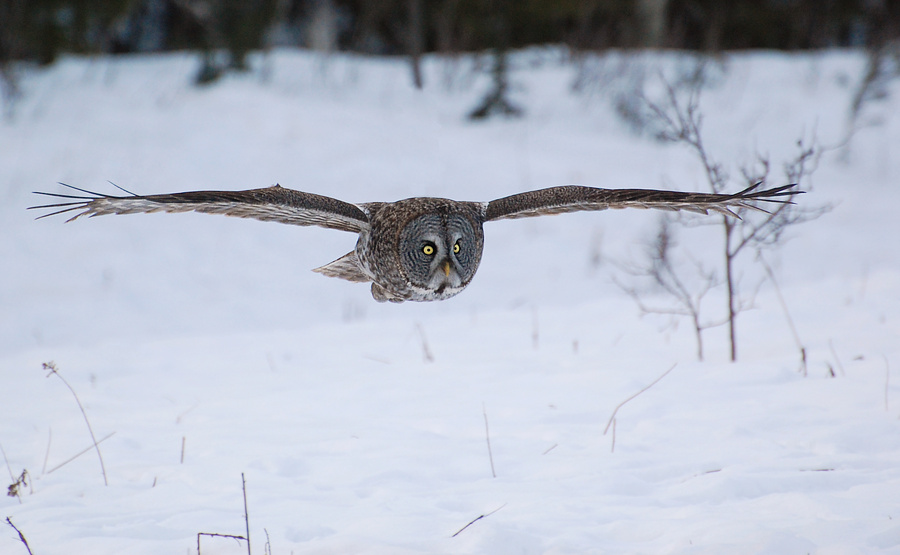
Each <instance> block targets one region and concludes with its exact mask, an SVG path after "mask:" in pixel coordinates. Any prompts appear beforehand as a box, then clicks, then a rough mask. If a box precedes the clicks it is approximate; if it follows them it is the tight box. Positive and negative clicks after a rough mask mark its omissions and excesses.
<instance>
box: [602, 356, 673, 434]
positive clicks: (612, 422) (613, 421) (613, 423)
mask: <svg viewBox="0 0 900 555" xmlns="http://www.w3.org/2000/svg"><path fill="white" fill-rule="evenodd" d="M676 366H678V364H677V363H676V364H673V365H672V366H671V367H670V368H669V369H668V370H666V371H665V372H663V373H662V375H661V376H659V377H658V378H656V379H655V380H653V381H652V382H650V384H649V385H647V386H646V387H644V388H643V389H641V390H640V391H638V392H637V393H635V394H634V395H632V396H631V397H629V398H627V399H625V400H624V401H622V402H621V403H619V404H618V405H617V406H616V408H615V409H614V410H613V411H612V414H611V415H610V417H609V421H608V422H607V423H606V428H605V429H604V430H603V435H606V432H608V431H609V428H610V427H612V428H613V447H612V448H613V451H615V449H616V443H615V437H616V436H615V429H616V428H615V426H616V413H618V412H619V409H620V408H622V407H623V406H624V405H625V403H627V402H628V401H631V400H632V399H634V398H635V397H637V396H638V395H640V394H641V393H643V392H645V391H647V390H648V389H650V388H651V387H653V386H654V385H656V384H658V383H659V382H660V380H662V379H663V378H665V377H666V376H668V375H669V372H671V371H672V370H674V369H675V367H676Z"/></svg>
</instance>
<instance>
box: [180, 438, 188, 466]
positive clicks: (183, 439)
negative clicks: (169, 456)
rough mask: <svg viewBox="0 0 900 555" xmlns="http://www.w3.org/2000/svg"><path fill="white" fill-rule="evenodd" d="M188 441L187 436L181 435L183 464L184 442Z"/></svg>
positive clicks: (182, 462) (182, 460)
mask: <svg viewBox="0 0 900 555" xmlns="http://www.w3.org/2000/svg"><path fill="white" fill-rule="evenodd" d="M186 441H187V437H185V436H181V464H184V444H185V442H186Z"/></svg>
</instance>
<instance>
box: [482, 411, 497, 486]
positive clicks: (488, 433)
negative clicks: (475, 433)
mask: <svg viewBox="0 0 900 555" xmlns="http://www.w3.org/2000/svg"><path fill="white" fill-rule="evenodd" d="M481 412H482V413H483V414H484V438H485V439H486V440H487V448H488V459H490V461H491V476H493V477H494V478H496V477H497V472H496V471H495V470H494V454H493V453H492V452H491V431H490V429H489V428H488V417H487V409H486V408H485V407H484V403H482V405H481Z"/></svg>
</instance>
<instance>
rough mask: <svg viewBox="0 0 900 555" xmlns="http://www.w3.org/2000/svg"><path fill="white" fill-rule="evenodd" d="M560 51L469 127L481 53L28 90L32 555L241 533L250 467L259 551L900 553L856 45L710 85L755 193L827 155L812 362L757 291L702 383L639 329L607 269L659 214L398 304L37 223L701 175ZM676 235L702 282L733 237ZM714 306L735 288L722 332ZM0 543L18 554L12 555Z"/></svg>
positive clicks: (23, 130)
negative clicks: (263, 196) (802, 160)
mask: <svg viewBox="0 0 900 555" xmlns="http://www.w3.org/2000/svg"><path fill="white" fill-rule="evenodd" d="M561 59H562V55H561V53H560V52H559V51H556V50H547V51H544V50H535V51H531V52H527V53H522V54H520V55H519V56H518V57H517V58H516V60H515V66H516V70H515V73H514V75H513V77H512V81H513V86H514V91H513V94H514V98H515V100H516V102H518V103H519V104H520V105H521V106H522V107H523V108H525V109H526V111H527V117H525V118H523V119H520V120H514V121H488V122H484V123H470V122H467V121H466V120H465V119H464V117H463V116H464V114H465V113H466V111H467V110H469V109H471V107H473V106H474V105H475V104H476V102H477V100H478V99H479V98H480V96H481V95H482V93H483V91H484V90H485V87H486V86H487V84H488V82H487V79H486V77H484V76H473V74H472V72H471V60H469V59H461V60H456V61H446V60H440V59H429V60H428V62H427V65H426V78H427V87H426V89H425V90H424V91H421V92H419V91H415V90H413V89H412V88H411V86H410V78H409V75H408V68H407V66H406V65H405V63H404V62H403V61H402V60H384V59H371V58H359V57H349V56H334V57H331V58H326V59H322V58H318V57H316V56H314V55H312V54H308V53H299V52H287V51H285V52H276V53H274V54H271V55H269V56H268V57H267V58H265V59H257V66H258V67H264V71H259V72H256V73H253V74H250V75H246V76H236V77H229V78H227V79H226V80H224V81H223V82H221V83H217V84H215V85H213V86H210V87H208V88H202V89H201V88H195V87H192V86H191V85H190V84H189V82H190V78H191V76H192V74H193V72H194V71H196V63H197V61H196V59H195V58H194V57H192V56H189V55H183V54H172V55H165V56H154V57H149V56H148V57H138V58H133V57H123V58H99V59H83V58H70V59H65V60H63V61H61V62H60V63H58V64H56V65H54V66H53V67H51V68H49V69H47V70H42V71H28V72H26V73H24V74H23V81H22V86H23V91H24V97H23V98H22V99H21V100H20V101H19V102H18V103H17V105H16V106H15V109H14V112H13V114H12V117H11V118H7V119H5V120H3V121H2V122H0V391H2V400H0V445H2V447H3V450H4V452H5V455H6V458H7V460H8V467H9V469H10V473H11V474H12V475H15V476H18V475H19V473H20V472H21V471H22V470H23V469H27V471H28V476H29V477H30V479H29V481H28V486H27V487H22V488H21V492H22V495H21V497H20V498H19V499H16V498H14V497H3V498H2V500H0V504H2V511H0V516H2V517H6V516H9V517H11V521H12V522H13V523H14V524H15V525H16V526H17V527H18V528H19V529H20V530H21V531H22V533H23V534H24V535H25V537H26V538H27V540H28V542H29V544H30V546H31V548H32V550H33V551H34V553H35V554H40V555H47V554H68V553H91V554H103V553H129V554H159V553H194V552H196V546H197V543H196V542H197V533H198V532H207V533H220V534H243V533H244V516H243V498H242V491H241V490H242V488H241V473H243V474H244V476H245V478H246V483H247V487H246V492H247V502H248V505H249V523H250V534H251V540H252V543H251V545H252V548H253V550H254V551H255V552H256V553H263V552H264V551H265V549H266V545H265V544H266V543H267V540H268V543H269V544H270V547H271V552H272V553H273V554H275V555H282V554H288V553H298V554H299V553H305V554H306V553H309V554H325V553H365V554H374V553H382V554H397V553H408V554H435V553H478V554H483V553H491V554H495V553H496V554H506V553H510V554H512V553H515V554H519V553H529V554H532V553H552V554H583V553H648V554H657V553H708V554H719V553H739V554H742V553H748V554H749V553H798V554H801V553H820V554H826V553H827V554H839V553H840V554H845V553H846V554H850V553H860V554H862V553H900V372H898V369H900V248H898V247H897V238H898V237H900V224H898V217H897V213H896V208H895V205H896V203H898V202H900V189H898V183H900V180H898V179H900V117H898V114H900V88H898V87H897V86H896V85H894V86H893V88H892V89H891V90H889V91H888V92H889V93H890V95H889V96H888V97H887V98H886V99H882V100H880V101H878V102H875V103H872V104H870V105H869V106H867V107H866V110H865V111H864V113H863V114H862V118H861V120H860V121H859V123H860V125H858V126H857V127H858V128H859V129H858V130H857V131H856V132H855V133H853V134H852V137H851V138H850V140H849V142H846V141H847V137H848V110H849V106H850V103H851V100H852V96H853V94H854V92H855V88H856V86H857V84H858V82H859V80H860V78H861V76H862V74H863V70H864V64H865V58H864V56H863V55H862V54H861V53H859V52H824V53H813V54H804V55H783V54H774V53H755V54H742V55H735V56H729V57H728V58H727V60H726V63H725V65H724V66H723V67H720V68H719V69H718V70H717V72H715V76H714V77H715V79H713V81H714V82H712V83H711V87H710V88H708V89H707V90H705V91H704V93H703V96H702V100H701V108H702V111H703V114H704V120H703V122H704V130H705V133H706V140H707V143H708V145H709V146H710V151H711V153H712V154H713V156H715V157H716V158H717V159H718V160H720V161H722V162H724V163H725V164H726V165H727V166H728V168H729V169H730V170H731V173H732V174H733V175H735V176H737V175H739V169H738V168H739V166H740V165H741V164H746V163H748V162H750V161H752V160H753V158H754V156H755V155H756V154H757V153H763V154H766V155H768V156H769V157H771V159H772V162H773V165H772V168H773V172H772V179H771V183H770V184H772V185H778V184H781V183H782V182H783V177H782V175H781V164H782V163H783V162H784V161H786V160H789V159H790V158H792V157H794V156H795V155H796V145H795V143H796V141H797V140H798V139H801V138H802V139H804V140H806V141H809V140H811V139H812V137H815V138H816V140H817V141H818V142H819V143H820V144H821V145H823V146H825V147H829V148H830V149H829V150H826V151H825V152H824V153H823V155H822V157H821V159H820V161H819V164H818V168H817V170H816V172H815V173H814V174H813V176H812V179H811V180H810V181H807V182H805V183H804V188H807V189H809V190H810V193H808V194H806V195H804V196H803V197H801V198H800V199H799V200H800V202H801V204H802V205H804V206H810V207H812V206H821V205H824V204H828V203H830V204H832V205H833V210H832V211H831V212H830V213H828V214H826V215H824V216H822V217H821V218H819V219H817V220H815V221H812V222H809V223H806V224H803V225H802V226H797V227H794V228H792V229H791V230H790V231H789V233H788V235H789V241H788V242H787V244H786V245H785V246H784V247H783V248H782V249H780V250H779V251H776V252H769V253H768V254H767V260H768V261H769V262H770V263H771V264H772V265H773V267H774V268H775V272H776V275H777V278H778V283H779V285H780V287H781V291H782V293H783V295H784V297H785V299H786V302H787V304H788V307H789V309H790V315H791V317H792V318H793V321H794V324H795V326H796V329H797V332H798V334H799V336H800V339H801V340H802V342H803V344H805V346H806V348H807V350H808V375H807V376H804V375H802V374H801V373H800V372H799V371H798V368H799V352H798V348H797V346H796V344H795V341H794V339H793V337H792V334H791V332H790V329H789V327H788V325H787V321H786V319H785V315H784V311H783V310H782V308H781V305H780V304H779V302H778V297H777V295H776V291H775V289H774V288H773V286H772V285H771V283H770V282H762V285H761V286H760V288H759V291H758V293H757V295H756V297H755V303H754V306H755V308H754V309H753V310H750V311H748V312H745V313H743V314H741V316H740V318H739V320H738V351H739V361H738V362H737V363H730V362H728V361H727V358H728V357H727V345H726V343H725V339H726V336H725V333H726V332H725V330H724V328H716V329H712V330H709V331H708V332H707V333H706V335H705V340H706V344H707V349H706V362H702V363H701V362H697V361H696V357H695V354H694V350H695V348H694V340H693V335H692V333H691V331H690V330H689V326H687V325H686V322H682V323H681V325H680V326H677V327H672V326H669V325H667V324H669V322H670V321H669V319H668V317H663V316H644V317H643V318H642V317H641V316H640V313H639V311H638V308H637V307H636V305H635V304H634V302H633V301H632V300H631V299H630V298H628V297H627V296H626V295H625V294H624V293H623V292H622V290H621V289H620V288H619V287H618V286H617V285H616V284H615V283H614V282H613V277H614V276H617V275H618V276H619V278H620V279H621V278H622V274H621V271H620V270H619V269H617V265H616V263H615V262H616V261H626V260H631V259H634V257H636V256H638V255H639V254H640V253H641V252H642V250H643V248H644V247H643V246H642V242H643V241H645V240H646V239H647V238H648V237H651V236H652V234H653V233H654V230H655V228H656V225H657V222H658V219H657V214H656V213H653V212H644V211H624V212H602V213H579V214H570V215H564V216H556V217H552V218H537V219H528V220H516V221H506V222H497V223H491V224H488V226H487V228H486V230H485V231H486V236H487V237H486V245H485V252H484V261H483V263H482V265H481V269H480V271H479V272H478V275H477V276H476V278H475V280H474V281H473V283H472V284H471V286H470V287H469V288H468V289H467V290H466V291H464V292H463V293H462V294H460V295H459V296H457V297H455V298H453V299H451V300H449V301H445V302H440V303H425V304H415V303H405V304H401V305H394V304H378V303H376V302H375V301H373V300H372V299H371V297H370V294H369V291H368V286H365V285H360V284H353V283H349V282H343V281H339V280H334V279H328V278H324V277H322V276H320V275H318V274H314V273H312V272H310V271H309V270H310V269H311V268H315V267H317V266H319V265H321V264H324V263H326V262H329V261H331V260H333V259H334V258H337V257H338V256H340V255H342V254H344V253H345V252H347V251H349V250H350V249H351V248H352V247H353V245H354V243H355V238H354V237H353V236H352V235H351V234H348V233H342V232H336V231H329V230H323V229H316V228H297V227H292V226H283V225H276V224H271V223H261V222H255V221H248V220H237V219H232V218H222V217H212V216H206V215H195V214H185V215H168V214H164V215H143V216H128V217H103V218H97V219H92V220H79V221H77V222H74V223H71V224H64V223H63V221H64V219H63V218H61V217H55V218H50V219H45V220H40V221H35V220H34V217H35V216H36V215H37V214H36V213H35V212H34V211H26V210H25V208H26V207H27V206H30V205H33V204H38V203H40V201H41V199H40V198H37V197H36V196H34V195H32V194H31V191H35V190H43V191H62V188H61V187H59V186H58V185H56V182H57V181H62V182H66V183H70V184H72V185H76V186H79V187H85V188H88V189H92V190H99V191H101V192H111V193H114V192H115V191H116V190H115V189H114V188H113V187H112V186H111V185H109V184H108V183H107V180H109V181H112V182H115V183H116V184H118V185H121V186H123V187H125V188H126V189H129V190H131V191H136V192H139V193H156V192H173V191H181V190H190V189H247V188H256V187H264V186H268V185H271V184H273V183H276V182H278V183H280V184H282V185H283V186H286V187H291V188H295V189H300V190H305V191H310V192H315V193H320V194H326V195H331V196H335V197H338V198H341V199H344V200H348V201H351V202H364V201H374V200H395V199H400V198H405V197H410V196H443V197H451V198H457V199H462V200H488V199H491V198H496V197H501V196H505V195H508V194H511V193H514V192H518V191H522V190H527V189H536V188H542V187H548V186H553V185H561V184H568V183H579V184H585V185H593V186H603V187H647V188H663V187H665V188H677V189H682V190H704V189H705V179H704V177H703V173H702V172H701V170H700V167H699V165H698V163H697V161H696V159H695V158H694V157H692V155H691V153H690V152H689V151H687V150H686V149H685V148H683V147H680V146H677V145H666V144H661V143H659V142H655V141H653V140H650V139H648V138H646V137H641V136H638V135H636V134H635V133H634V132H632V131H631V130H630V129H629V128H628V126H627V125H626V124H625V123H623V122H622V120H621V119H620V118H619V117H617V116H616V115H615V112H614V110H613V108H612V107H611V106H612V103H611V102H610V101H609V99H610V97H611V94H610V92H609V89H610V88H612V89H615V88H616V87H619V88H620V87H622V86H623V85H622V82H623V81H627V77H622V76H621V75H619V76H618V77H616V76H612V77H610V76H609V75H607V77H605V78H602V79H601V78H598V80H595V81H594V82H592V83H589V84H588V85H589V86H587V87H586V89H585V90H583V91H582V92H580V93H578V94H576V93H573V92H572V90H571V84H572V82H573V80H574V79H575V74H576V69H575V67H574V66H573V65H571V64H567V63H563V62H562V61H561ZM651 61H652V62H653V63H657V62H658V63H659V64H661V66H662V67H663V68H664V69H665V70H666V71H669V72H674V71H675V70H676V69H677V68H678V67H679V66H680V65H684V64H685V63H687V62H686V61H685V59H684V58H681V57H678V56H674V55H663V56H660V57H658V58H653V59H652V60H651ZM644 62H646V60H644ZM610 65H611V64H607V66H610ZM608 73H609V72H608ZM646 73H647V74H648V75H650V76H651V77H652V76H653V75H655V72H654V71H652V70H648V71H647V72H646ZM594 75H595V76H597V75H601V72H597V73H595V74H594ZM651 81H652V79H651ZM604 84H605V85H608V87H607V88H604V87H603V85H604ZM740 185H741V183H740V182H739V181H738V180H735V181H734V188H735V189H736V188H737V187H739V186H740ZM679 237H681V243H682V244H685V246H688V247H692V248H693V250H694V251H695V252H697V253H701V255H702V256H705V257H708V258H707V260H708V261H711V262H715V257H717V256H718V254H716V253H717V252H718V250H719V247H717V242H716V241H717V235H716V228H710V227H703V228H694V229H692V230H686V231H684V232H683V235H680V236H679ZM740 268H741V270H740V272H741V276H742V285H743V287H744V289H745V291H747V292H748V293H747V294H748V295H749V291H750V290H752V289H754V288H756V286H757V284H758V283H759V278H760V276H762V275H763V274H762V272H761V270H760V265H759V264H757V263H755V262H754V260H753V257H752V255H751V256H749V257H748V258H746V259H744V260H742V261H741V266H740ZM650 300H654V299H653V298H651V299H650ZM657 300H660V301H662V300H663V299H662V298H660V299H657ZM721 305H722V292H721V291H720V290H716V291H714V292H713V293H712V294H711V295H710V296H709V297H708V299H707V300H706V301H705V305H704V306H705V307H706V308H705V309H706V310H707V311H708V312H707V314H708V316H709V318H711V319H713V318H717V317H719V316H720V315H721ZM49 361H54V362H55V363H56V365H57V367H58V368H59V371H60V374H61V375H62V377H64V378H65V379H66V380H67V381H68V382H69V383H70V384H71V386H72V388H73V389H74V390H75V392H76V393H77V394H78V397H79V399H80V401H81V403H82V404H83V405H84V408H85V411H86V414H87V416H88V418H89V419H90V423H91V425H92V427H93V431H94V433H95V434H96V436H97V438H98V439H101V438H104V437H106V436H108V435H109V434H114V435H112V436H111V437H109V438H108V439H106V440H105V441H103V442H102V443H101V444H100V450H101V452H102V455H103V462H104V463H105V469H106V474H107V477H108V481H109V485H108V486H104V481H103V476H102V474H101V469H100V462H99V460H98V457H97V454H96V453H95V452H93V451H88V452H87V453H85V454H83V455H82V456H80V457H78V458H76V459H75V460H74V461H72V462H69V463H67V464H62V463H65V461H66V460H67V459H69V458H70V457H72V456H74V455H76V454H77V453H79V452H80V451H82V450H83V449H85V448H86V447H90V446H91V440H90V435H89V433H88V430H87V427H86V426H85V422H84V419H83V418H82V415H81V412H80V411H79V408H78V404H77V403H76V401H75V398H74V397H73V395H72V394H71V392H70V391H69V390H68V389H66V387H65V385H64V384H63V382H62V381H60V380H59V379H58V378H57V377H55V376H50V377H49V378H48V377H46V376H47V372H46V371H45V370H43V369H42V366H41V365H42V363H44V362H49ZM673 365H675V368H674V370H672V372H671V373H669V374H668V375H667V376H666V377H664V378H663V379H662V380H661V381H659V383H657V384H656V385H654V386H653V387H652V388H650V389H649V390H647V391H645V392H644V393H642V394H640V395H639V396H638V397H636V398H634V399H633V400H631V401H630V402H628V403H626V404H625V405H623V406H622V407H621V408H620V409H619V410H618V413H617V416H616V427H615V444H614V447H615V448H614V450H613V437H612V432H610V433H607V434H604V428H605V427H606V424H607V421H608V420H609V418H610V416H611V415H612V413H613V411H614V410H615V409H616V407H617V406H618V405H619V404H620V403H621V402H623V401H625V400H626V399H628V398H629V397H630V396H632V395H634V394H635V393H637V392H638V391H640V390H641V389H642V388H644V387H646V386H647V385H648V384H650V383H652V382H653V380H655V379H657V378H658V377H659V376H660V375H662V374H663V372H665V371H666V370H667V369H669V368H670V367H672V366H673ZM486 419H487V421H488V423H489V437H490V448H491V452H490V456H489V452H488V445H487V441H486V436H487V435H488V434H487V433H486V427H485V421H486ZM61 464H62V466H60V465H61ZM492 465H493V471H494V472H495V473H496V477H494V476H493V475H492ZM12 482H13V478H12V477H11V478H10V480H9V483H12ZM494 511H495V512H494ZM481 515H486V516H485V517H484V518H481V519H479V520H475V519H476V518H477V517H479V516H481ZM473 520H475V522H473V523H472V524H471V525H470V526H469V527H467V528H465V529H464V530H462V531H461V532H460V533H459V534H457V535H455V537H453V535H454V534H455V533H456V532H457V531H459V530H461V529H463V527H465V526H466V525H467V524H468V523H470V522H471V521H473ZM0 530H2V532H0V552H2V553H4V554H7V553H9V554H17V553H25V547H24V545H22V544H21V542H20V541H19V539H18V536H17V535H16V533H15V531H14V530H13V529H12V528H11V527H10V526H8V525H7V524H6V523H5V522H0ZM243 552H246V547H245V545H243V544H241V543H239V542H236V541H234V540H229V539H223V538H211V537H204V538H203V539H202V553H204V554H206V555H209V554H225V553H243Z"/></svg>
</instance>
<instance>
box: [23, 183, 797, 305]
mask: <svg viewBox="0 0 900 555" xmlns="http://www.w3.org/2000/svg"><path fill="white" fill-rule="evenodd" d="M760 185H761V184H760V183H757V184H756V185H753V186H751V187H748V188H747V189H744V190H743V191H740V192H738V193H734V194H714V193H682V192H678V191H659V190H653V189H598V188H593V187H581V186H576V185H568V186H564V187H551V188H549V189H541V190H538V191H529V192H526V193H519V194H515V195H511V196H508V197H504V198H501V199H497V200H493V201H490V202H459V201H455V200H450V199H441V198H431V197H418V198H411V199H406V200H401V201H397V202H369V203H362V204H351V203H348V202H344V201H341V200H338V199H334V198H331V197H325V196H322V195H316V194H312V193H304V192H301V191H294V190H292V189H286V188H284V187H280V186H278V185H275V186H274V187H268V188H265V189H251V190H247V191H189V192H184V193H173V194H163V195H143V196H142V195H134V194H130V193H129V196H111V195H103V194H97V193H92V192H90V191H86V190H84V189H79V188H77V187H72V186H70V185H66V187H69V188H70V189H73V190H75V191H78V192H80V193H83V194H80V195H78V194H58V193H37V194H40V195H46V196H51V197H56V198H61V199H66V202H60V203H56V204H45V205H42V206H32V207H31V208H49V209H53V211H52V212H50V213H48V214H45V215H43V216H40V217H41V218H44V217H47V216H52V215H54V214H63V213H68V212H75V215H74V216H73V217H71V218H70V219H69V220H68V221H72V220H75V219H78V218H79V217H81V216H91V217H92V216H102V215H105V214H135V213H140V212H191V211H194V212H203V213H208V214H224V215H226V216H236V217H239V218H253V219H257V220H264V221H276V222H281V223H285V224H293V225H301V226H309V225H317V226H321V227H326V228H330V229H338V230H342V231H351V232H355V233H358V234H359V239H358V240H357V243H356V248H355V249H354V250H353V251H351V252H349V253H347V254H346V255H344V256H342V257H341V258H339V259H337V260H335V261H334V262H331V263H329V264H326V265H325V266H322V267H320V268H316V270H315V271H316V272H319V273H321V274H324V275H326V276H330V277H337V278H341V279H346V280H349V281H357V282H366V281H371V282H372V296H373V297H374V298H375V299H376V300H378V301H393V302H403V301H433V300H442V299H446V298H449V297H452V296H454V295H456V294H457V293H459V292H460V291H462V290H463V289H465V287H466V286H467V285H468V284H469V282H470V281H471V279H472V277H473V276H474V275H475V271H476V270H477V269H478V265H479V264H480V262H481V254H482V249H483V246H484V230H483V224H484V222H488V221H493V220H501V219H508V218H527V217H532V216H544V215H548V214H560V213H564V212H577V211H581V210H606V209H607V208H657V209H663V210H688V211H692V212H699V213H703V214H707V213H709V212H718V213H720V214H724V215H726V216H729V217H739V216H738V214H737V212H736V210H738V209H742V208H751V209H756V210H763V209H762V208H760V207H759V206H757V205H756V204H755V203H757V202H769V203H791V200H790V198H791V196H793V195H795V194H797V193H800V192H802V191H797V190H794V189H792V187H793V185H784V186H781V187H774V188H772V189H762V190H760V189H759V186H760ZM123 191H124V189H123ZM125 192H128V191H125Z"/></svg>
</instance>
